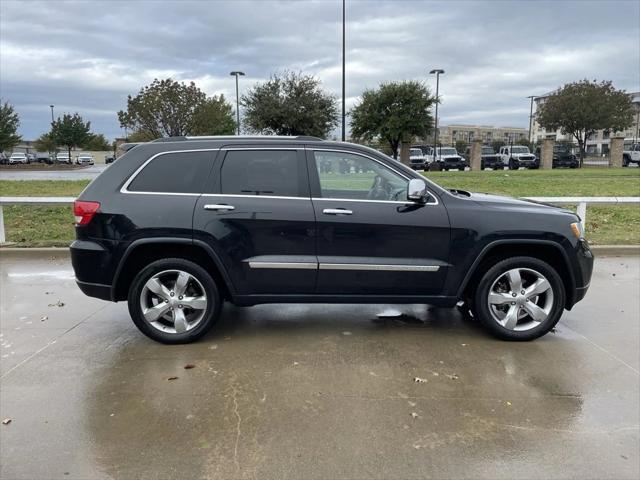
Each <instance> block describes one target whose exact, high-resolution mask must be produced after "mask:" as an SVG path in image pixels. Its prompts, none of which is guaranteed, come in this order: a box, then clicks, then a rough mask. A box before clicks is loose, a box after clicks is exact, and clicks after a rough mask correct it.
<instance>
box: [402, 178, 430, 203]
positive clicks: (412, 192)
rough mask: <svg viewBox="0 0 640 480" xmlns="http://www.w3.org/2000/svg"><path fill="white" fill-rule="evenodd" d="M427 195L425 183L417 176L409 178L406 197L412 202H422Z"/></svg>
mask: <svg viewBox="0 0 640 480" xmlns="http://www.w3.org/2000/svg"><path fill="white" fill-rule="evenodd" d="M426 195H427V184H426V183H424V182H423V181H422V180H420V179H418V178H412V179H411V180H409V186H408V187H407V199H408V200H411V201H412V202H423V201H424V199H425V197H426Z"/></svg>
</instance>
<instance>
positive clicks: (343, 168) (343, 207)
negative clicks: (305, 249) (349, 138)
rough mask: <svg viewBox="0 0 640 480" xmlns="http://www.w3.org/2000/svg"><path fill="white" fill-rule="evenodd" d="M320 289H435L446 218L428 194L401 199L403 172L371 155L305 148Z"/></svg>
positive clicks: (445, 249)
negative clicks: (422, 200)
mask: <svg viewBox="0 0 640 480" xmlns="http://www.w3.org/2000/svg"><path fill="white" fill-rule="evenodd" d="M307 158H308V162H309V175H310V180H311V188H312V197H313V198H312V201H313V207H314V210H315V214H316V219H317V225H318V246H317V254H318V263H319V270H318V285H317V290H316V291H317V292H318V293H320V294H333V295H340V294H344V295H393V296H397V295H438V294H440V293H441V291H442V288H443V285H444V280H445V277H446V274H447V269H448V263H447V262H448V257H449V219H448V216H447V212H446V210H445V208H444V206H443V205H442V203H440V202H439V200H438V198H437V196H436V195H435V194H432V195H431V196H430V200H429V202H428V203H425V204H419V203H414V202H410V201H407V200H406V198H407V197H406V196H407V185H408V182H409V177H408V176H407V175H406V174H405V173H402V172H401V171H400V170H395V169H393V168H392V167H390V166H389V165H387V164H386V163H385V162H383V161H381V160H376V159H374V157H372V156H365V155H361V154H354V153H347V152H342V151H338V150H328V149H327V150H309V151H308V154H307Z"/></svg>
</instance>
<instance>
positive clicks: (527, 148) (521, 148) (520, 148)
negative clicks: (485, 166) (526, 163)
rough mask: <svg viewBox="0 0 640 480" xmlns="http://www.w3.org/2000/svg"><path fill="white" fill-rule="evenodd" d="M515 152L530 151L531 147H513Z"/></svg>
mask: <svg viewBox="0 0 640 480" xmlns="http://www.w3.org/2000/svg"><path fill="white" fill-rule="evenodd" d="M511 151H512V152H513V153H529V147H513V149H512V150H511Z"/></svg>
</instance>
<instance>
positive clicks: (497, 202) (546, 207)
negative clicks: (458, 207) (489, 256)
mask: <svg viewBox="0 0 640 480" xmlns="http://www.w3.org/2000/svg"><path fill="white" fill-rule="evenodd" d="M469 198H470V199H471V200H474V201H475V202H476V203H478V204H480V205H487V206H494V207H498V208H500V207H510V208H522V209H530V210H536V211H541V210H543V211H549V212H551V211H554V212H565V213H571V214H573V212H572V211H571V210H567V209H566V208H562V207H558V206H555V205H551V204H548V203H543V202H536V201H534V200H525V199H524V198H513V197H505V196H502V195H492V194H490V193H475V192H470V193H469Z"/></svg>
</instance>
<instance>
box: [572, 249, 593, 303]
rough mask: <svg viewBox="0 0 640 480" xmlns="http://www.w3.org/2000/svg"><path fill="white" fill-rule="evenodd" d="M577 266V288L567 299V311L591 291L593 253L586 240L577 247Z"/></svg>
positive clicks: (575, 268)
mask: <svg viewBox="0 0 640 480" xmlns="http://www.w3.org/2000/svg"><path fill="white" fill-rule="evenodd" d="M574 252H575V259H576V265H575V266H574V277H575V288H574V291H573V292H570V294H569V295H568V298H567V309H571V307H573V306H574V305H575V304H576V303H578V302H579V301H580V300H582V299H583V298H584V297H585V295H586V294H587V290H589V285H590V284H591V275H592V273H593V261H594V257H593V252H592V251H591V248H589V243H587V241H586V240H580V241H579V242H578V243H577V245H576V246H575V250H574Z"/></svg>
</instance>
